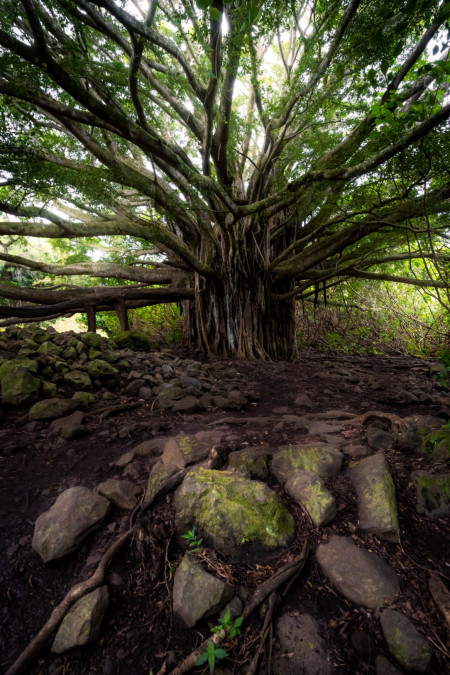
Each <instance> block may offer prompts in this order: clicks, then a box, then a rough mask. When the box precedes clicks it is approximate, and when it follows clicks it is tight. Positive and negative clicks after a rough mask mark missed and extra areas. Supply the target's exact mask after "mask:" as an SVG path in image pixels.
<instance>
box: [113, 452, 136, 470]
mask: <svg viewBox="0 0 450 675" xmlns="http://www.w3.org/2000/svg"><path fill="white" fill-rule="evenodd" d="M133 459H134V452H133V450H130V451H129V452H125V453H124V454H123V455H120V457H119V459H116V461H115V462H111V466H118V467H120V468H122V467H124V466H127V464H130V462H132V461H133Z"/></svg>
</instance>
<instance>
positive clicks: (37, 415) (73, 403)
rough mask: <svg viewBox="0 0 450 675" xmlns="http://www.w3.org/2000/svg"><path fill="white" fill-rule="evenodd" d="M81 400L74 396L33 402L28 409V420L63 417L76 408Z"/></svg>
mask: <svg viewBox="0 0 450 675" xmlns="http://www.w3.org/2000/svg"><path fill="white" fill-rule="evenodd" d="M80 406H81V401H79V400H78V399H75V398H48V399H46V400H45V401H39V403H35V404H34V405H33V406H32V407H31V408H30V411H29V413H28V414H29V418H30V420H51V419H55V418H57V417H64V415H67V413H71V412H73V411H74V410H77V408H79V407H80Z"/></svg>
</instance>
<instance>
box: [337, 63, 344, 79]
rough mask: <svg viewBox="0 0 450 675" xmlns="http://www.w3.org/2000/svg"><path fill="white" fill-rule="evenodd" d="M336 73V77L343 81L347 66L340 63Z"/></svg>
mask: <svg viewBox="0 0 450 675" xmlns="http://www.w3.org/2000/svg"><path fill="white" fill-rule="evenodd" d="M334 72H335V73H336V77H337V78H338V80H342V78H343V77H344V75H345V64H344V63H338V64H337V66H336V68H335V71H334Z"/></svg>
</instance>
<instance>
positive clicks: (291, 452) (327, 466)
mask: <svg viewBox="0 0 450 675" xmlns="http://www.w3.org/2000/svg"><path fill="white" fill-rule="evenodd" d="M341 466H342V453H341V452H339V450H338V449H337V448H336V447H335V446H334V445H330V444H328V443H307V444H305V445H281V446H280V447H279V448H278V452H276V453H275V455H274V456H273V459H272V473H273V474H274V475H275V477H276V478H277V480H278V481H279V482H280V483H281V484H282V485H284V483H286V481H287V480H289V478H291V476H292V474H293V473H295V471H298V470H302V471H314V472H315V473H318V474H319V476H321V477H322V478H333V477H334V476H336V475H337V474H338V473H339V472H340V470H341Z"/></svg>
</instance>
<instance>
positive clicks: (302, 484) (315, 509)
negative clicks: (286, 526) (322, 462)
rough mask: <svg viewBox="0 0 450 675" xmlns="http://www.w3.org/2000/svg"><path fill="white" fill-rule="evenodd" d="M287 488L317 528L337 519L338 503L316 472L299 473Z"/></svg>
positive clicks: (287, 484)
mask: <svg viewBox="0 0 450 675" xmlns="http://www.w3.org/2000/svg"><path fill="white" fill-rule="evenodd" d="M285 488H286V491H287V492H288V493H289V494H290V496H291V497H293V499H295V500H296V501H298V502H299V504H301V505H302V506H303V508H304V509H305V510H306V512H307V513H308V514H309V516H310V518H311V520H312V521H313V523H314V525H315V526H316V527H321V526H322V525H324V524H325V523H329V522H330V520H333V518H334V517H335V515H336V501H335V499H334V497H333V495H332V494H331V492H330V491H329V490H327V488H326V487H325V484H324V482H323V480H322V479H321V477H320V476H319V475H318V474H317V473H314V471H297V472H296V473H295V475H294V476H292V477H291V478H290V479H289V480H288V481H287V483H286V485H285Z"/></svg>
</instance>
